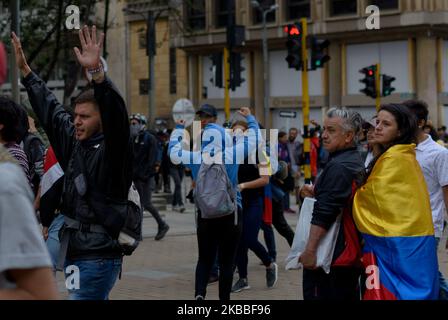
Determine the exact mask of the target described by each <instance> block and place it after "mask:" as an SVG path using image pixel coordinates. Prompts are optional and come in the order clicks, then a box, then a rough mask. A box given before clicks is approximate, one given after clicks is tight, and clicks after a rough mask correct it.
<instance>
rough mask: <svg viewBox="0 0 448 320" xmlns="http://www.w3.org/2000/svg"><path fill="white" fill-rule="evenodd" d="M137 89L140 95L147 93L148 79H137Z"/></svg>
mask: <svg viewBox="0 0 448 320" xmlns="http://www.w3.org/2000/svg"><path fill="white" fill-rule="evenodd" d="M139 90H140V95H141V96H144V95H147V94H148V93H149V79H140V80H139Z"/></svg>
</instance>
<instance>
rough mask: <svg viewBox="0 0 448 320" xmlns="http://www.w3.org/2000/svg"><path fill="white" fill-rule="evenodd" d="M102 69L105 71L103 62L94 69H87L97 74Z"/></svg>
mask: <svg viewBox="0 0 448 320" xmlns="http://www.w3.org/2000/svg"><path fill="white" fill-rule="evenodd" d="M101 71H103V64H102V63H100V64H99V66H98V67H96V68H93V69H87V72H88V73H90V74H95V73H100V72H101Z"/></svg>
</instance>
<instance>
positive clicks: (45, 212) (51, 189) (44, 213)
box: [40, 147, 64, 227]
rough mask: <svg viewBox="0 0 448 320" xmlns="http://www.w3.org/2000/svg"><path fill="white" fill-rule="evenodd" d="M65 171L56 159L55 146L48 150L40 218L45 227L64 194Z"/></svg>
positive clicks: (42, 182)
mask: <svg viewBox="0 0 448 320" xmlns="http://www.w3.org/2000/svg"><path fill="white" fill-rule="evenodd" d="M63 178H64V171H62V168H61V166H60V165H59V163H58V160H57V159H56V155H55V154H54V151H53V148H52V147H50V148H48V150H47V153H46V155H45V161H44V175H43V176H42V180H41V185H40V186H41V196H40V218H41V221H42V225H43V226H44V227H49V226H50V224H51V222H52V221H53V219H54V214H55V211H56V210H57V209H58V208H59V205H60V203H61V196H62V187H63V181H64V179H63Z"/></svg>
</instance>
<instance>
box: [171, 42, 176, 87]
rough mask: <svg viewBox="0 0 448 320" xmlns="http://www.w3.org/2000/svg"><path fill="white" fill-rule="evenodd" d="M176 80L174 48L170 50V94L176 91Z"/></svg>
mask: <svg viewBox="0 0 448 320" xmlns="http://www.w3.org/2000/svg"><path fill="white" fill-rule="evenodd" d="M176 80H177V78H176V48H170V94H175V93H176V91H177V83H176Z"/></svg>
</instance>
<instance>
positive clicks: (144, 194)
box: [134, 178, 165, 229]
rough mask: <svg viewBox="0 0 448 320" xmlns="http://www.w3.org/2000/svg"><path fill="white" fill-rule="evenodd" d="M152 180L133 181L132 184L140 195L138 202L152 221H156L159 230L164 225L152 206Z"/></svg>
mask: <svg viewBox="0 0 448 320" xmlns="http://www.w3.org/2000/svg"><path fill="white" fill-rule="evenodd" d="M153 181H154V178H149V179H148V180H147V181H141V180H135V181H134V184H135V187H136V188H137V191H138V194H139V195H140V202H141V203H142V207H143V208H144V209H145V210H148V211H149V212H150V213H151V215H152V216H153V217H154V219H155V220H156V221H157V224H158V226H159V229H160V228H161V227H162V226H164V225H165V221H163V220H162V218H161V217H160V214H159V211H158V210H157V209H156V208H155V207H154V206H153V205H152V202H151V195H152V187H153Z"/></svg>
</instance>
